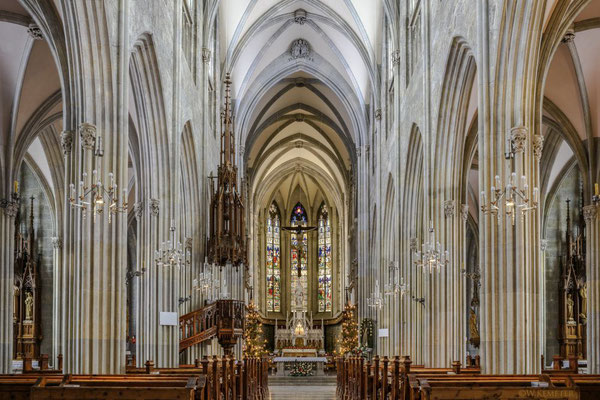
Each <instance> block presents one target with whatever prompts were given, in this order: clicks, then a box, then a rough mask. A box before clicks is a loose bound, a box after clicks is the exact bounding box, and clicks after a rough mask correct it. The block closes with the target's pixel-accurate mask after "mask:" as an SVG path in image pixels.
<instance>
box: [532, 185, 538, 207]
mask: <svg viewBox="0 0 600 400" xmlns="http://www.w3.org/2000/svg"><path fill="white" fill-rule="evenodd" d="M533 202H534V203H537V202H538V188H536V187H534V188H533Z"/></svg>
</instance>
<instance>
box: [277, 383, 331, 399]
mask: <svg viewBox="0 0 600 400" xmlns="http://www.w3.org/2000/svg"><path fill="white" fill-rule="evenodd" d="M269 391H270V392H271V399H272V400H287V399H294V400H304V399H310V400H335V386H270V387H269Z"/></svg>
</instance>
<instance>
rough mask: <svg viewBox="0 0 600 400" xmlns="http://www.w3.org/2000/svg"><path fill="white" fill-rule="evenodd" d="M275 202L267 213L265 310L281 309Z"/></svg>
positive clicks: (274, 310)
mask: <svg viewBox="0 0 600 400" xmlns="http://www.w3.org/2000/svg"><path fill="white" fill-rule="evenodd" d="M279 228H280V219H279V209H278V208H277V204H275V202H273V204H271V207H269V213H268V215H267V235H266V236H267V257H266V260H267V311H270V312H280V311H281V259H280V255H281V246H280V243H281V240H280V238H281V235H280V231H279Z"/></svg>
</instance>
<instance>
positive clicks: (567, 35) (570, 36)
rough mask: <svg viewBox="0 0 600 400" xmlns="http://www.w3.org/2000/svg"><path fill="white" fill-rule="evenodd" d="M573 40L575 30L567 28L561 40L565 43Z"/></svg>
mask: <svg viewBox="0 0 600 400" xmlns="http://www.w3.org/2000/svg"><path fill="white" fill-rule="evenodd" d="M574 40H575V32H574V31H573V30H572V29H569V30H568V31H567V33H565V36H563V38H562V40H561V41H562V42H563V43H565V44H569V43H572V42H573V41H574Z"/></svg>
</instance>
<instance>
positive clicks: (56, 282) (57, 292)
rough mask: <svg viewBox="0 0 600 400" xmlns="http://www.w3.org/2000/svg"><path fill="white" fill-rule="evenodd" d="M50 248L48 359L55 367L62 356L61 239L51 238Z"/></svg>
mask: <svg viewBox="0 0 600 400" xmlns="http://www.w3.org/2000/svg"><path fill="white" fill-rule="evenodd" d="M52 246H53V247H54V251H53V266H54V276H53V288H54V292H53V294H52V358H51V359H50V365H52V366H54V367H55V368H56V367H57V364H56V363H57V360H58V355H59V354H62V353H63V351H62V346H61V341H62V330H61V328H62V323H61V320H62V313H61V303H62V295H63V290H64V289H63V287H62V286H61V284H62V247H63V243H62V239H61V238H60V237H53V238H52Z"/></svg>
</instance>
